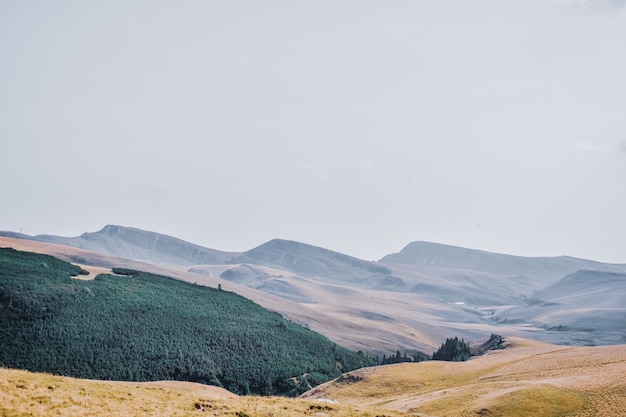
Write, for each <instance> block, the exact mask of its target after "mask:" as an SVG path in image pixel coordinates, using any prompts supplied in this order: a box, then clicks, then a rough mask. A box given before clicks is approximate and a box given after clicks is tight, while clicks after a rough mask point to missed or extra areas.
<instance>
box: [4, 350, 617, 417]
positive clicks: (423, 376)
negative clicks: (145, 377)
mask: <svg viewBox="0 0 626 417" xmlns="http://www.w3.org/2000/svg"><path fill="white" fill-rule="evenodd" d="M624 375H626V346H624V345H620V346H604V347H563V346H554V345H546V344H540V343H536V342H529V341H525V340H521V339H514V340H513V341H512V342H511V346H510V347H508V348H507V349H505V350H501V351H494V352H490V353H488V354H487V355H485V356H483V357H479V358H474V359H472V360H470V361H468V362H461V363H451V362H421V363H405V364H397V365H387V366H379V367H373V368H365V369H361V370H357V371H353V372H350V373H348V374H345V375H343V376H342V377H340V378H338V379H337V380H335V381H332V382H329V383H327V384H324V385H321V386H320V387H318V388H316V389H314V390H312V391H310V392H308V393H306V394H305V395H304V396H303V397H301V398H296V399H288V398H282V397H258V396H236V395H234V394H232V393H230V392H228V391H225V390H223V389H220V388H216V387H210V386H205V385H200V384H194V383H182V382H174V381H163V382H149V383H136V382H109V381H93V380H81V379H73V378H65V377H58V376H53V375H47V374H36V373H30V372H25V371H18V370H9V369H0V416H2V417H17V416H42V417H43V416H68V415H71V416H77V417H82V416H101V415H119V416H144V417H145V416H235V417H246V416H248V417H278V416H316V417H324V416H337V417H350V416H354V417H356V416H364V417H368V416H369V417H376V416H379V417H382V416H387V417H396V416H398V417H399V416H440V417H443V416H460V417H469V416H533V417H556V416H574V417H576V416H578V417H586V416H589V417H591V416H611V417H616V416H626V380H625V379H624Z"/></svg>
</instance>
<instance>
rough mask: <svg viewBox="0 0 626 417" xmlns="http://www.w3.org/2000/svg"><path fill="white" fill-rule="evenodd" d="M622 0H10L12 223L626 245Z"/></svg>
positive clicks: (200, 233)
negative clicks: (115, 225)
mask: <svg viewBox="0 0 626 417" xmlns="http://www.w3.org/2000/svg"><path fill="white" fill-rule="evenodd" d="M624 3H625V2H624V1H622V0H613V1H610V0H605V1H601V0H598V1H594V0H569V1H568V0H559V1H556V0H520V1H502V0H497V1H471V2H470V1H466V0H458V1H416V0H410V1H408V0H407V1H394V0H385V1H382V0H381V1H366V0H355V1H341V0H332V1H319V0H315V1H296V0H288V1H258V0H250V1H236V0H228V1H208V0H203V1H190V0H181V1H155V0H146V1H141V0H138V1H133V0H131V1H127V0H123V1H122V0H119V1H98V2H96V1H89V2H87V1H79V0H76V1H60V0H59V1H44V0H41V1H29V0H20V1H15V0H0V145H1V147H0V155H1V161H0V162H1V163H0V230H11V231H20V229H21V230H22V231H23V232H24V233H27V234H31V235H34V234H56V235H61V236H77V235H80V234H82V233H83V232H93V231H97V230H99V229H101V228H102V227H103V226H104V225H105V224H118V225H123V226H131V227H137V228H141V229H146V230H151V231H157V232H161V233H165V234H169V235H173V236H176V237H179V238H182V239H185V240H188V241H191V242H194V243H198V244H201V245H203V246H207V247H211V248H215V249H221V250H232V251H243V250H247V249H250V248H252V247H254V246H257V245H259V244H261V243H263V242H265V241H267V240H269V239H272V238H284V239H292V240H298V241H302V242H306V243H310V244H314V245H318V246H323V247H326V248H328V249H332V250H336V251H339V252H343V253H347V254H350V255H353V256H357V257H360V258H364V259H369V260H374V259H379V258H381V257H382V256H384V255H386V254H388V253H392V252H397V251H399V250H400V249H401V248H402V247H404V246H405V245H406V244H408V243H409V242H411V241H415V240H426V241H434V242H439V243H446V244H452V245H458V246H464V247H469V248H475V249H484V250H489V251H495V252H503V253H511V254H516V255H527V256H553V255H563V254H567V255H572V256H577V257H584V258H590V259H596V260H600V261H608V262H626V7H622V6H621V5H622V4H624Z"/></svg>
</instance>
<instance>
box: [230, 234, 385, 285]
mask: <svg viewBox="0 0 626 417" xmlns="http://www.w3.org/2000/svg"><path fill="white" fill-rule="evenodd" d="M228 262H229V263H231V264H243V263H245V264H256V265H264V266H268V267H272V268H279V269H283V270H285V271H289V272H293V273H295V274H298V275H301V276H304V277H316V278H320V279H322V280H325V281H327V282H334V283H349V284H352V285H356V286H362V287H371V286H375V285H377V284H379V283H380V282H382V281H383V280H384V279H385V278H386V277H388V276H389V275H390V273H391V272H390V271H389V269H388V268H386V267H384V266H381V265H378V264H376V263H374V262H368V261H364V260H361V259H357V258H354V257H352V256H348V255H344V254H341V253H338V252H333V251H331V250H328V249H323V248H320V247H317V246H312V245H307V244H305V243H300V242H294V241H290V240H282V239H274V240H271V241H269V242H267V243H264V244H262V245H260V246H258V247H256V248H254V249H251V250H249V251H247V252H244V253H242V254H240V255H237V256H234V257H232V258H231V259H229V260H228Z"/></svg>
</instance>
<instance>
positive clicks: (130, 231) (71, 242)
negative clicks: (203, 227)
mask: <svg viewBox="0 0 626 417" xmlns="http://www.w3.org/2000/svg"><path fill="white" fill-rule="evenodd" d="M9 236H10V235H9ZM21 236H22V238H27V239H32V240H36V241H39V242H49V243H56V244H60V245H66V246H71V247H75V248H80V249H85V250H89V251H93V252H98V253H103V254H107V255H113V256H118V257H121V258H127V259H134V260H141V261H150V262H156V263H163V264H171V265H198V264H220V263H224V262H225V261H226V259H228V258H229V257H231V256H233V255H235V253H231V252H222V251H219V250H215V249H208V248H205V247H202V246H199V245H194V244H193V243H189V242H185V241H184V240H181V239H177V238H175V237H171V236H167V235H163V234H160V233H155V232H149V231H146V230H141V229H135V228H132V227H123V226H115V225H106V226H104V228H102V230H99V231H97V232H93V233H83V234H82V235H80V236H78V237H61V236H52V235H37V236H26V235H21ZM12 237H18V236H17V235H15V234H13V236H12Z"/></svg>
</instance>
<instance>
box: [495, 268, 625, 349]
mask: <svg viewBox="0 0 626 417" xmlns="http://www.w3.org/2000/svg"><path fill="white" fill-rule="evenodd" d="M624 317H626V273H613V272H599V271H578V272H575V273H573V274H570V275H568V276H566V277H564V278H562V279H561V280H559V281H558V282H556V283H554V284H552V285H550V286H548V287H547V288H545V289H543V290H541V291H537V292H536V293H535V294H534V295H533V296H532V297H531V298H529V299H527V300H526V303H525V304H523V305H518V306H514V307H511V308H507V309H503V310H501V311H500V312H499V313H498V315H497V317H496V319H497V320H499V321H500V322H503V321H506V322H510V323H513V324H516V325H521V326H533V327H537V328H544V329H547V330H549V331H550V332H551V334H552V338H551V339H549V340H553V341H555V342H559V343H569V344H591V345H595V344H606V343H626V334H624V331H623V326H624Z"/></svg>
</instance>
